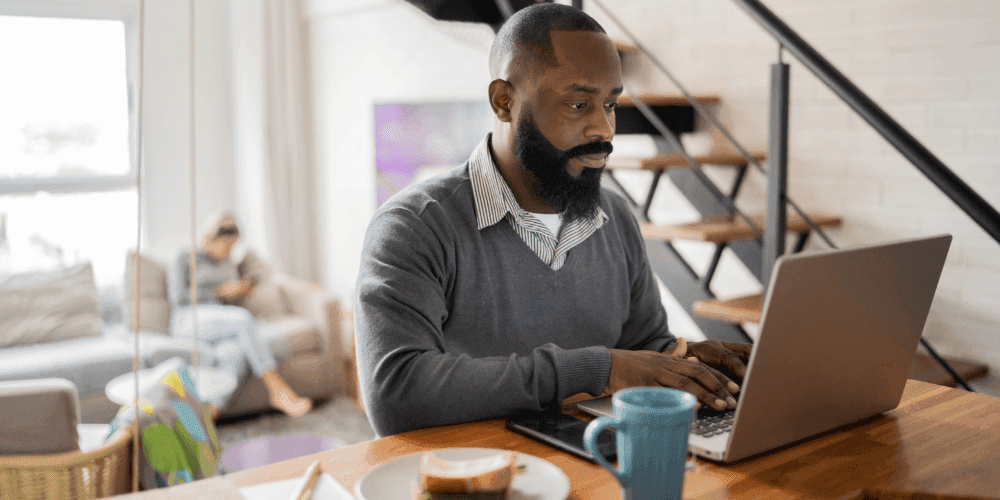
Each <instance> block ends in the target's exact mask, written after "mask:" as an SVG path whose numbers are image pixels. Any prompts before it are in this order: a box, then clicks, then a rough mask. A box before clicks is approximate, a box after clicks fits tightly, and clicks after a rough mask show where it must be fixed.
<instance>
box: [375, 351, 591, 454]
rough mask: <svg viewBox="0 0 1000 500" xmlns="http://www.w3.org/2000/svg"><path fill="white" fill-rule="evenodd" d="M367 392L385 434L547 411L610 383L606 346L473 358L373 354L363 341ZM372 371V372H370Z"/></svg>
mask: <svg viewBox="0 0 1000 500" xmlns="http://www.w3.org/2000/svg"><path fill="white" fill-rule="evenodd" d="M359 347H360V350H359V352H358V362H359V372H360V373H361V374H362V380H361V390H362V393H363V396H364V400H365V406H366V408H367V409H368V412H369V417H370V419H371V421H372V424H373V426H374V427H375V430H376V432H378V434H379V436H383V437H384V436H388V435H392V434H398V433H400V432H406V431H409V430H413V429H420V428H424V427H432V426H439V425H450V424H455V423H461V422H471V421H475V420H483V419H489V418H501V417H504V416H507V415H510V414H512V413H513V412H515V411H517V410H535V411H541V410H544V409H546V408H549V407H552V406H556V405H558V404H560V403H561V402H562V399H564V398H566V397H569V396H571V395H573V394H578V393H580V392H588V393H590V394H592V395H594V396H597V395H599V394H600V393H601V391H602V390H603V389H604V386H605V385H606V384H607V379H608V375H609V373H610V370H611V359H610V355H609V354H608V350H607V348H605V347H600V346H598V347H586V348H581V349H561V348H559V347H557V346H555V345H553V344H547V345H545V346H542V347H539V348H537V349H535V350H534V351H532V353H531V354H530V355H527V356H517V355H513V354H512V355H510V356H508V357H491V358H472V357H469V356H468V355H465V354H461V355H456V354H451V353H440V352H433V351H425V352H416V351H414V352H410V353H406V354H398V353H396V352H388V353H374V352H370V351H371V346H359ZM366 374H370V376H365V375H366Z"/></svg>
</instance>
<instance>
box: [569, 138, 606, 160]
mask: <svg viewBox="0 0 1000 500" xmlns="http://www.w3.org/2000/svg"><path fill="white" fill-rule="evenodd" d="M614 149H615V148H614V146H612V145H611V143H610V142H606V141H595V142H588V143H586V144H580V145H579V146H574V147H572V148H570V149H567V150H566V151H565V152H563V158H566V159H567V160H568V159H570V158H574V157H577V156H584V155H594V154H600V153H604V155H605V156H607V155H610V154H611V152H612V151H614Z"/></svg>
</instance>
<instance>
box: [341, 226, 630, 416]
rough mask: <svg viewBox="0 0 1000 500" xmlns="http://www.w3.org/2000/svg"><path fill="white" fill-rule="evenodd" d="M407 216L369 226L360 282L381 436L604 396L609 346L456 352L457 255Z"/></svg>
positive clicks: (372, 401) (364, 365)
mask: <svg viewBox="0 0 1000 500" xmlns="http://www.w3.org/2000/svg"><path fill="white" fill-rule="evenodd" d="M447 240H448V237H447V235H443V234H441V231H440V230H434V229H432V228H431V227H430V226H429V225H428V224H427V223H425V222H424V221H423V220H422V219H420V218H419V217H418V216H416V215H415V214H413V213H412V212H410V211H408V210H405V209H399V208H397V209H392V210H388V211H383V212H380V213H379V214H378V215H376V217H375V219H374V220H373V221H372V223H371V225H370V226H369V229H368V233H367V235H366V237H365V244H364V252H363V254H362V258H361V269H360V273H359V276H358V283H357V298H356V302H355V340H356V345H357V357H358V371H359V381H360V389H361V394H362V397H363V399H364V403H365V407H366V409H367V411H368V416H369V419H370V421H371V423H372V427H373V428H374V429H375V431H376V432H377V433H378V435H379V436H388V435H392V434H397V433H401V432H406V431H409V430H413V429H419V428H424V427H431V426H440V425H450V424H456V423H462V422H470V421H474V420H482V419H490V418H501V417H504V416H508V415H511V414H513V413H515V412H517V411H519V410H533V411H539V410H545V409H551V408H554V407H555V408H557V407H558V406H559V405H560V404H561V402H562V400H563V399H564V398H566V397H569V396H571V395H573V394H578V393H580V392H588V393H590V394H592V395H595V396H596V395H598V394H600V393H601V392H602V391H603V390H604V387H605V385H606V384H607V380H608V375H609V373H610V370H611V357H610V354H609V353H608V350H607V348H605V347H603V346H594V347H585V348H580V349H562V348H560V347H558V346H556V345H554V344H552V343H546V344H544V345H541V344H542V343H541V342H540V346H539V347H537V348H535V349H533V350H532V352H531V353H530V354H528V355H523V356H521V355H517V354H511V355H509V356H496V357H487V358H473V357H471V356H469V355H468V354H465V353H454V352H446V351H445V348H444V334H443V325H444V323H445V321H446V320H447V318H448V298H447V290H448V287H449V282H450V276H449V274H450V273H451V272H452V271H451V269H453V266H451V265H450V264H453V262H452V261H453V259H454V256H453V255H449V249H453V248H456V246H455V245H453V243H454V242H451V241H447Z"/></svg>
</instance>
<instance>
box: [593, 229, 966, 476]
mask: <svg viewBox="0 0 1000 500" xmlns="http://www.w3.org/2000/svg"><path fill="white" fill-rule="evenodd" d="M951 239H952V238H951V235H947V234H945V235H939V236H933V237H928V238H917V239H910V240H904V241H899V242H893V243H884V244H878V245H873V246H867V247H859V248H849V249H841V250H831V251H821V252H807V253H799V254H794V255H787V256H783V257H780V258H779V259H778V261H777V264H776V265H775V268H774V272H773V273H772V274H771V282H770V285H769V286H768V289H767V296H766V298H765V300H764V308H763V310H762V311H761V312H762V315H761V320H760V335H759V337H758V339H757V342H756V344H755V345H754V348H753V352H752V353H751V355H750V361H749V363H748V364H747V373H746V377H745V378H744V380H743V383H742V384H741V387H740V389H741V391H740V393H739V394H738V395H736V396H738V402H737V405H736V409H735V410H729V411H716V410H712V409H709V408H707V407H705V406H703V407H702V408H701V409H699V410H698V419H697V420H696V421H695V422H692V425H691V434H690V436H689V439H688V448H689V449H690V451H691V452H692V453H693V454H695V455H698V456H701V457H704V458H707V459H710V460H714V461H718V462H733V461H736V460H740V459H743V458H746V457H750V456H753V455H758V454H761V453H764V452H767V451H770V450H773V449H775V448H778V447H781V446H785V445H788V444H791V443H795V442H798V441H801V440H804V439H806V438H809V437H812V436H815V435H817V434H821V433H824V432H827V431H830V430H833V429H836V428H839V427H842V426H845V425H848V424H851V423H854V422H858V421H860V420H863V419H866V418H869V417H872V416H875V415H878V414H880V413H882V412H885V411H889V410H891V409H893V408H895V407H896V406H898V405H899V401H900V398H901V397H902V395H903V388H904V386H905V385H906V378H907V375H908V374H909V372H910V364H911V363H912V361H913V356H914V354H915V353H916V349H917V344H918V343H919V341H920V336H921V334H922V332H923V329H924V322H925V321H926V320H927V313H928V311H929V310H930V307H931V301H932V300H933V298H934V291H935V290H936V289H937V284H938V279H939V278H940V277H941V270H942V268H943V267H944V261H945V256H947V254H948V248H949V246H950V245H951ZM577 406H578V407H579V408H580V409H581V410H583V411H585V412H587V413H591V414H594V415H598V416H614V410H613V408H612V404H611V398H610V397H604V398H598V399H593V400H589V401H585V402H582V403H579V404H578V405H577Z"/></svg>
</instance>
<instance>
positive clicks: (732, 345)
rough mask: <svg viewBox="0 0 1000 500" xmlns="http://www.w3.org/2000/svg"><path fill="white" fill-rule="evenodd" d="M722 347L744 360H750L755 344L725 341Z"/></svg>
mask: <svg viewBox="0 0 1000 500" xmlns="http://www.w3.org/2000/svg"><path fill="white" fill-rule="evenodd" d="M722 346H723V347H725V348H726V349H729V350H730V351H733V352H734V353H736V355H737V356H739V357H740V359H742V360H749V359H750V353H751V352H752V351H753V344H746V343H743V342H726V341H724V340H723V341H722Z"/></svg>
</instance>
